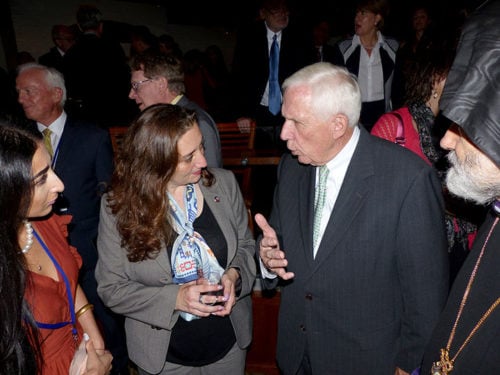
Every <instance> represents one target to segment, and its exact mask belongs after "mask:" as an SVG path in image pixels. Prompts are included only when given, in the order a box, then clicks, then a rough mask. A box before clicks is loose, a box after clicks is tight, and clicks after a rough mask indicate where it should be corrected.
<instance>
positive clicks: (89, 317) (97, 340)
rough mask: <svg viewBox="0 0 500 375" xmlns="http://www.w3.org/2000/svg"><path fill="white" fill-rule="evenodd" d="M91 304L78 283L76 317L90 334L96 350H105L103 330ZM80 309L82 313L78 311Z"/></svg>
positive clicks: (84, 330)
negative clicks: (100, 328)
mask: <svg viewBox="0 0 500 375" xmlns="http://www.w3.org/2000/svg"><path fill="white" fill-rule="evenodd" d="M90 306H91V305H89V301H88V300H87V297H86V296H85V293H84V292H83V289H82V288H81V286H80V285H78V286H77V289H76V298H75V313H76V314H77V317H76V319H77V320H78V322H79V323H80V325H81V326H82V329H83V332H85V333H86V334H88V335H89V337H90V339H91V340H92V342H93V344H94V348H95V349H96V350H100V349H101V350H103V349H104V348H105V344H104V339H103V338H102V335H101V331H100V330H99V327H98V326H97V322H96V320H95V318H94V313H93V311H92V310H93V307H92V308H91V307H90ZM79 311H80V314H79V313H78V312H79Z"/></svg>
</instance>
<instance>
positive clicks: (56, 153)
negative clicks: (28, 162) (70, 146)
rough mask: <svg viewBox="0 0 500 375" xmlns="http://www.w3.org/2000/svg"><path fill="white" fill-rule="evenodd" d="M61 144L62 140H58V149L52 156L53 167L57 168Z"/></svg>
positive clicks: (51, 165)
mask: <svg viewBox="0 0 500 375" xmlns="http://www.w3.org/2000/svg"><path fill="white" fill-rule="evenodd" d="M60 144H61V142H57V147H56V151H55V152H54V156H53V157H52V163H51V164H50V167H51V168H52V169H55V168H56V163H57V157H58V156H59V145H60Z"/></svg>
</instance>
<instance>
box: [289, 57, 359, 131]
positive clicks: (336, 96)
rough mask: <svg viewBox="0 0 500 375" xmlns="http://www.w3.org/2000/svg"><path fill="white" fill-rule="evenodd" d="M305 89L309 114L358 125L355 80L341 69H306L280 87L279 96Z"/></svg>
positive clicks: (323, 66)
mask: <svg viewBox="0 0 500 375" xmlns="http://www.w3.org/2000/svg"><path fill="white" fill-rule="evenodd" d="M304 85H305V86H308V87H309V89H310V93H311V97H310V105H311V110H312V111H313V112H314V113H315V115H316V116H318V117H319V118H323V119H326V118H328V117H330V116H332V115H336V114H339V113H342V114H344V115H345V116H346V117H347V119H348V120H349V126H350V127H355V126H357V125H358V121H359V115H360V112H361V92H360V90H359V85H358V82H357V81H356V77H355V76H354V75H352V74H351V73H349V71H348V70H347V69H346V68H344V67H341V66H336V65H333V64H330V63H326V62H320V63H315V64H312V65H309V66H306V67H304V68H302V69H300V70H298V71H297V72H295V73H294V74H292V75H291V76H290V77H288V78H287V79H286V80H285V81H284V82H283V85H282V89H283V92H285V91H286V90H287V89H288V88H289V87H293V86H304Z"/></svg>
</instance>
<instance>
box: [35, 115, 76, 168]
mask: <svg viewBox="0 0 500 375" xmlns="http://www.w3.org/2000/svg"><path fill="white" fill-rule="evenodd" d="M67 117H68V115H67V114H66V112H64V111H62V113H61V115H60V116H59V117H58V118H57V119H56V120H55V121H54V122H53V123H52V124H49V126H46V125H44V124H41V123H39V122H37V123H36V126H37V127H38V130H39V131H40V133H42V132H43V131H44V130H45V129H46V128H49V129H50V131H51V132H52V134H51V135H50V143H51V144H52V150H54V155H53V160H52V168H54V167H55V165H56V162H57V154H58V150H59V149H58V147H59V141H60V140H61V137H62V134H63V131H64V124H66V119H67Z"/></svg>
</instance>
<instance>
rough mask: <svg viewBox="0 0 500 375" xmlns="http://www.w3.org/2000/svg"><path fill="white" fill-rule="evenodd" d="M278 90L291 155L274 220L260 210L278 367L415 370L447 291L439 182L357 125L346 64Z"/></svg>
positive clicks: (307, 73)
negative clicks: (276, 304) (275, 312)
mask: <svg viewBox="0 0 500 375" xmlns="http://www.w3.org/2000/svg"><path fill="white" fill-rule="evenodd" d="M283 92H284V100H283V107H282V113H283V115H284V117H285V119H286V120H285V123H284V125H283V129H282V132H281V138H282V139H283V140H284V141H286V142H287V147H288V149H289V150H290V152H291V155H288V154H286V155H285V156H283V158H282V160H281V162H280V165H279V167H278V184H277V186H276V190H275V195H274V203H273V208H272V212H271V215H270V219H269V224H268V223H267V221H266V219H265V218H264V217H263V216H262V215H259V214H258V215H256V218H255V219H256V223H257V224H258V225H259V227H260V228H261V230H262V232H263V236H262V238H261V240H260V242H259V244H260V245H259V255H260V260H261V272H262V274H263V276H264V277H265V280H264V284H267V286H268V287H273V286H276V285H277V284H278V280H279V279H282V280H281V281H280V282H281V286H282V288H281V305H280V313H279V323H278V347H277V359H278V365H279V367H280V369H281V370H282V371H283V374H285V375H292V374H336V375H342V374H346V375H347V374H371V375H387V374H398V375H402V374H409V373H410V372H411V371H412V370H413V369H414V368H416V367H417V366H418V365H419V363H420V361H421V359H422V355H423V351H424V346H425V345H426V343H427V340H428V339H429V337H430V334H431V332H432V329H433V327H434V325H435V323H436V322H437V319H438V316H439V313H440V311H441V309H442V307H443V305H444V302H445V300H446V295H447V292H448V263H447V251H446V235H445V233H446V232H445V228H444V217H443V214H444V206H443V198H442V196H441V186H440V182H439V180H438V178H437V176H436V174H435V172H434V171H433V170H432V168H430V167H429V166H428V165H427V164H426V163H425V162H423V161H422V160H421V159H420V158H418V157H416V155H414V154H413V153H411V152H409V151H408V150H406V149H404V148H402V147H400V146H398V145H395V144H391V143H389V142H387V141H384V140H381V139H377V138H375V137H373V136H371V135H370V134H368V133H367V132H366V131H365V130H364V129H363V128H362V127H361V126H360V125H359V124H358V120H359V114H360V108H361V96H360V91H359V86H358V84H357V82H356V80H355V78H353V77H352V76H351V75H350V73H349V72H348V71H347V70H346V69H345V68H342V67H338V66H334V65H331V64H329V63H316V64H313V65H310V66H308V67H305V68H303V69H301V70H299V71H298V72H297V73H295V74H294V75H292V76H291V77H289V78H288V79H287V80H286V81H285V82H284V84H283ZM320 171H321V174H322V175H323V171H326V173H324V175H326V176H327V177H326V179H319V178H318V176H317V175H318V174H319V172H320ZM318 180H319V181H318ZM323 180H325V182H324V183H323ZM322 186H326V193H325V197H324V204H321V196H320V194H317V196H315V195H316V193H318V192H321V191H322V190H323V189H322ZM315 206H316V209H315ZM319 214H321V215H319ZM316 215H317V218H316V219H314V217H315V216H316ZM315 227H316V228H318V229H317V230H316V229H315ZM316 233H317V234H316ZM313 234H314V236H313ZM315 238H316V240H314V239H315ZM313 241H314V242H313Z"/></svg>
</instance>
